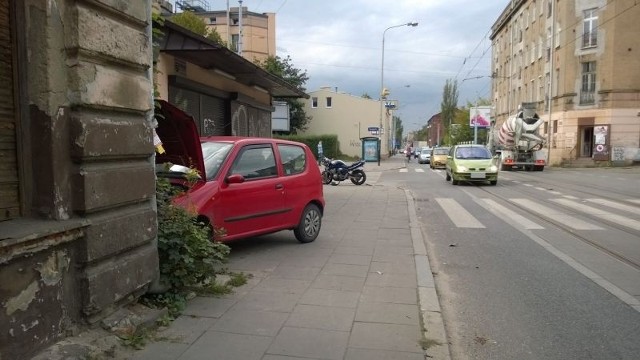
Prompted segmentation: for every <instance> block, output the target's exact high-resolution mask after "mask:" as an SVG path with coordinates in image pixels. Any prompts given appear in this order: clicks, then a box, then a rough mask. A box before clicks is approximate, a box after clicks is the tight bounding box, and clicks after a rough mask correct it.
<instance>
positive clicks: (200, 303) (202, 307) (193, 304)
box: [182, 296, 237, 318]
mask: <svg viewBox="0 0 640 360" xmlns="http://www.w3.org/2000/svg"><path fill="white" fill-rule="evenodd" d="M236 301H237V300H235V299H221V298H215V297H204V296H199V297H196V298H194V299H192V300H190V301H189V302H188V303H187V306H186V308H185V309H184V311H183V312H182V314H183V315H187V316H198V317H210V318H219V317H220V316H222V314H224V312H225V311H227V310H229V308H230V307H232V306H233V305H235V303H236Z"/></svg>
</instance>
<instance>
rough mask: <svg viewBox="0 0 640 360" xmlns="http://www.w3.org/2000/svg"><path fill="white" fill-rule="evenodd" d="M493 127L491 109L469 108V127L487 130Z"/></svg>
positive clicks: (481, 107) (484, 107)
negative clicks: (490, 126)
mask: <svg viewBox="0 0 640 360" xmlns="http://www.w3.org/2000/svg"><path fill="white" fill-rule="evenodd" d="M489 125H491V107H490V106H478V107H472V108H469V126H471V127H475V126H477V127H479V128H486V127H489Z"/></svg>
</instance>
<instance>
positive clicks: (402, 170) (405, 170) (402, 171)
mask: <svg viewBox="0 0 640 360" xmlns="http://www.w3.org/2000/svg"><path fill="white" fill-rule="evenodd" d="M407 171H409V169H406V168H405V169H400V172H401V173H405V172H407Z"/></svg>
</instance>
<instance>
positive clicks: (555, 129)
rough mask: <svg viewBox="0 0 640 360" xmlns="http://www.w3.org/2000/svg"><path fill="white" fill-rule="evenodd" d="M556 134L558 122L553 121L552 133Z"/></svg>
mask: <svg viewBox="0 0 640 360" xmlns="http://www.w3.org/2000/svg"><path fill="white" fill-rule="evenodd" d="M557 132H558V120H553V133H554V134H555V133H557Z"/></svg>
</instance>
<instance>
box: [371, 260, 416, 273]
mask: <svg viewBox="0 0 640 360" xmlns="http://www.w3.org/2000/svg"><path fill="white" fill-rule="evenodd" d="M369 272H376V273H377V272H381V273H383V274H405V275H409V274H411V275H413V274H415V273H416V267H415V265H414V262H413V261H393V262H389V261H372V262H371V266H370V268H369Z"/></svg>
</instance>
